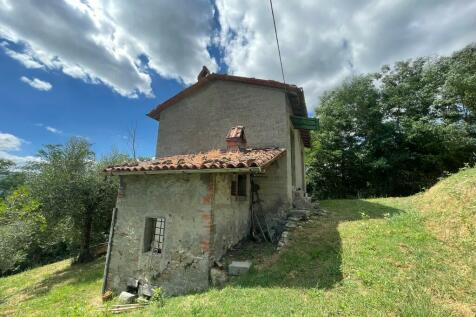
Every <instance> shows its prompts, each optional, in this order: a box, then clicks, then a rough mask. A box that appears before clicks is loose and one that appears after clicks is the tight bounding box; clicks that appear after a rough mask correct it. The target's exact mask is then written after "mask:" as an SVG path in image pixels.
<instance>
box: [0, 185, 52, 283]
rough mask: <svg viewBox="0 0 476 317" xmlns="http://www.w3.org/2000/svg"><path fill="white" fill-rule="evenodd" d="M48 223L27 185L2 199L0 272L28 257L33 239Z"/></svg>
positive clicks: (0, 204) (4, 271)
mask: <svg viewBox="0 0 476 317" xmlns="http://www.w3.org/2000/svg"><path fill="white" fill-rule="evenodd" d="M45 227H46V223H45V219H44V217H43V216H42V215H41V213H40V212H39V202H38V201H37V200H35V199H34V198H33V197H32V196H31V193H30V192H29V190H28V189H27V188H26V187H25V186H21V187H19V188H17V189H16V190H14V191H13V192H12V193H11V194H10V195H8V196H7V197H6V198H5V199H0V275H1V274H5V273H7V272H12V271H15V269H16V268H17V267H18V266H19V265H21V264H22V263H24V262H25V261H26V259H27V256H28V251H29V250H30V247H31V245H32V242H33V241H34V240H35V239H36V236H37V234H38V233H39V232H41V231H43V230H45Z"/></svg>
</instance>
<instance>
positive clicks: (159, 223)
mask: <svg viewBox="0 0 476 317" xmlns="http://www.w3.org/2000/svg"><path fill="white" fill-rule="evenodd" d="M154 220H155V223H154V236H153V239H152V253H157V254H160V253H162V251H163V249H164V233H165V218H157V219H154Z"/></svg>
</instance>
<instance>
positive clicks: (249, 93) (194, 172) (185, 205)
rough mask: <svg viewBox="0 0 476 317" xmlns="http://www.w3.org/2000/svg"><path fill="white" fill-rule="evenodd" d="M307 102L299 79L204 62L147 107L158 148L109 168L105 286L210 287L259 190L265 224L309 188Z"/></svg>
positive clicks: (243, 232)
mask: <svg viewBox="0 0 476 317" xmlns="http://www.w3.org/2000/svg"><path fill="white" fill-rule="evenodd" d="M305 111H306V110H305V104H304V95H303V93H302V90H301V89H299V88H297V87H295V86H291V85H284V84H281V83H278V82H274V81H265V80H258V79H250V78H243V77H235V76H227V75H217V74H210V75H209V74H208V73H206V72H205V73H201V78H199V81H198V82H197V83H196V84H195V85H192V86H191V87H189V88H187V89H185V90H184V91H182V92H181V93H179V94H178V95H176V96H174V97H172V98H171V99H169V100H168V101H166V102H164V103H163V104H161V105H159V106H158V107H157V108H155V109H154V110H153V111H151V112H150V113H149V116H150V117H152V118H155V119H157V120H160V126H159V132H158V143H157V157H158V158H157V159H156V160H154V161H150V162H140V163H137V164H126V165H122V166H113V167H110V168H108V169H107V172H108V173H111V174H114V175H120V178H121V189H120V192H119V195H118V198H117V206H116V207H117V209H116V219H115V220H113V224H112V227H113V230H112V234H111V242H110V246H109V252H108V263H107V267H106V270H105V274H106V277H105V278H106V288H111V289H114V290H117V291H119V290H125V289H126V288H127V281H128V279H129V278H134V279H139V280H142V281H147V282H148V283H150V284H152V285H154V286H160V287H161V288H163V290H164V291H165V292H166V293H167V294H169V295H173V294H180V293H185V292H190V291H197V290H202V289H205V288H207V287H208V286H209V271H210V268H211V267H212V266H213V265H214V263H215V262H216V261H218V260H219V259H220V258H221V257H222V256H223V255H224V254H225V253H226V251H227V250H228V249H229V248H230V247H231V246H233V245H235V244H236V243H238V242H239V241H240V240H242V239H243V238H245V237H247V236H248V235H249V233H250V227H251V226H252V222H253V217H251V213H250V210H251V209H253V203H252V197H253V195H256V193H259V197H260V201H261V202H260V204H261V206H260V207H261V208H260V209H259V210H260V212H261V213H262V214H261V215H259V216H260V217H261V219H264V220H263V221H265V222H266V223H267V224H268V225H269V227H270V228H271V231H270V232H268V234H269V235H272V233H273V232H274V231H275V230H278V229H277V225H278V223H279V220H280V219H281V218H282V217H283V216H285V214H286V211H287V210H288V209H289V208H290V207H292V204H293V197H295V195H296V192H298V193H302V192H303V191H304V190H305V179H304V147H305V146H309V145H310V140H309V133H308V131H307V129H302V128H299V127H296V123H295V122H296V121H294V122H293V121H292V120H295V118H296V117H307V114H306V112H305ZM232 127H235V128H234V130H230V128H232ZM227 132H228V135H227ZM225 136H227V139H226V140H225ZM225 141H226V142H225ZM253 184H254V185H253ZM256 185H257V186H256ZM252 188H254V189H255V190H254V191H253V192H252ZM257 188H259V190H257V191H256V189H257Z"/></svg>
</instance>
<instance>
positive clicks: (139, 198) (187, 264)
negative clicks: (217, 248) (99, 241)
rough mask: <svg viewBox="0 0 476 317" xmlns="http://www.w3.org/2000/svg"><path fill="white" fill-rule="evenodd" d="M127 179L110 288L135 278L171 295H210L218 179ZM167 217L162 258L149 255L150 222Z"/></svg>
mask: <svg viewBox="0 0 476 317" xmlns="http://www.w3.org/2000/svg"><path fill="white" fill-rule="evenodd" d="M122 177H123V181H122V184H123V190H122V191H121V192H122V195H121V196H120V197H118V199H117V204H116V207H117V220H116V225H115V230H114V231H115V232H114V238H113V242H112V249H111V259H110V266H109V276H108V288H112V289H114V290H116V291H122V290H125V289H126V285H127V279H128V278H130V277H133V278H138V279H144V280H146V281H148V282H149V283H151V284H152V285H160V286H161V287H162V288H163V290H164V291H165V293H166V294H167V295H174V294H181V293H186V292H191V291H198V290H203V289H206V288H207V287H208V285H209V282H208V274H209V266H210V263H209V257H210V252H211V251H212V250H211V249H210V248H211V245H210V241H211V236H212V235H213V226H212V223H213V219H212V212H211V210H212V204H213V191H214V188H213V185H214V184H213V175H211V174H180V175H177V174H169V175H140V176H139V175H137V176H134V175H131V176H122ZM147 217H150V218H158V217H165V219H166V225H165V239H164V248H163V252H162V254H151V253H150V252H144V242H143V241H144V231H145V221H146V218H147Z"/></svg>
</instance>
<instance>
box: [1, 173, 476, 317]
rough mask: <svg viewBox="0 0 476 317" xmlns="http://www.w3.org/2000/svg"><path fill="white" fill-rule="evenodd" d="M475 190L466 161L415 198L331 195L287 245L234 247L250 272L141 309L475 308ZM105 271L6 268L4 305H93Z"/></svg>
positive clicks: (33, 309) (338, 311) (369, 312)
mask: <svg viewBox="0 0 476 317" xmlns="http://www.w3.org/2000/svg"><path fill="white" fill-rule="evenodd" d="M475 191H476V169H467V170H465V171H462V172H460V173H458V174H456V175H453V176H451V177H449V178H447V179H445V180H444V181H442V182H440V183H439V184H437V185H436V186H435V187H433V188H432V189H430V190H429V191H427V192H425V193H422V194H419V195H416V196H413V197H409V198H386V199H368V200H332V201H324V202H322V207H323V208H324V209H326V210H328V211H329V215H328V216H325V217H320V218H317V219H313V220H312V221H311V222H309V223H307V224H305V225H304V227H303V228H302V229H297V230H296V231H295V232H294V233H293V234H292V241H291V244H290V246H289V247H288V248H287V249H286V250H284V251H283V252H282V253H281V254H279V255H278V254H275V253H273V252H272V249H271V247H270V246H262V245H259V246H258V245H249V246H248V247H247V248H245V249H244V250H241V251H240V253H238V254H236V255H234V257H235V258H253V261H254V263H256V265H255V267H254V269H253V271H252V272H251V273H250V274H248V275H247V276H244V277H240V278H234V279H232V280H231V281H230V284H229V285H228V286H227V287H225V288H223V289H211V290H209V291H207V292H204V293H201V294H194V295H187V296H180V297H175V298H170V299H167V300H166V303H165V306H164V307H162V308H156V307H149V308H147V309H146V310H144V311H141V312H140V313H137V314H136V315H137V316H139V315H140V316H142V315H145V316H184V315H187V316H188V315H196V316H214V315H227V316H241V315H245V314H246V315H262V316H270V315H273V316H288V315H309V316H316V315H324V316H328V315H336V316H342V315H343V316H389V315H390V316H392V315H400V316H474V315H475V313H476V305H475V303H476V276H475V272H476V267H475V263H476V259H475V251H474V250H475V248H476V243H475V233H474V225H475V214H476V193H475ZM101 276H102V263H101V261H97V262H95V263H93V264H90V265H88V266H73V267H69V266H68V263H67V262H65V261H63V262H58V263H55V264H52V265H49V266H44V267H42V268H38V269H34V270H31V271H28V272H24V273H21V274H18V275H15V276H11V277H7V278H2V279H0V315H1V312H6V311H7V312H8V311H10V312H17V313H18V314H19V315H28V316H30V315H34V314H36V315H48V316H53V315H73V314H74V313H77V314H78V315H81V314H83V313H84V314H87V315H94V314H95V313H94V312H93V307H94V305H95V304H97V303H98V298H99V297H98V293H99V290H100V286H101ZM81 289H82V290H83V291H81ZM5 300H6V303H5V302H4V301H5Z"/></svg>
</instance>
